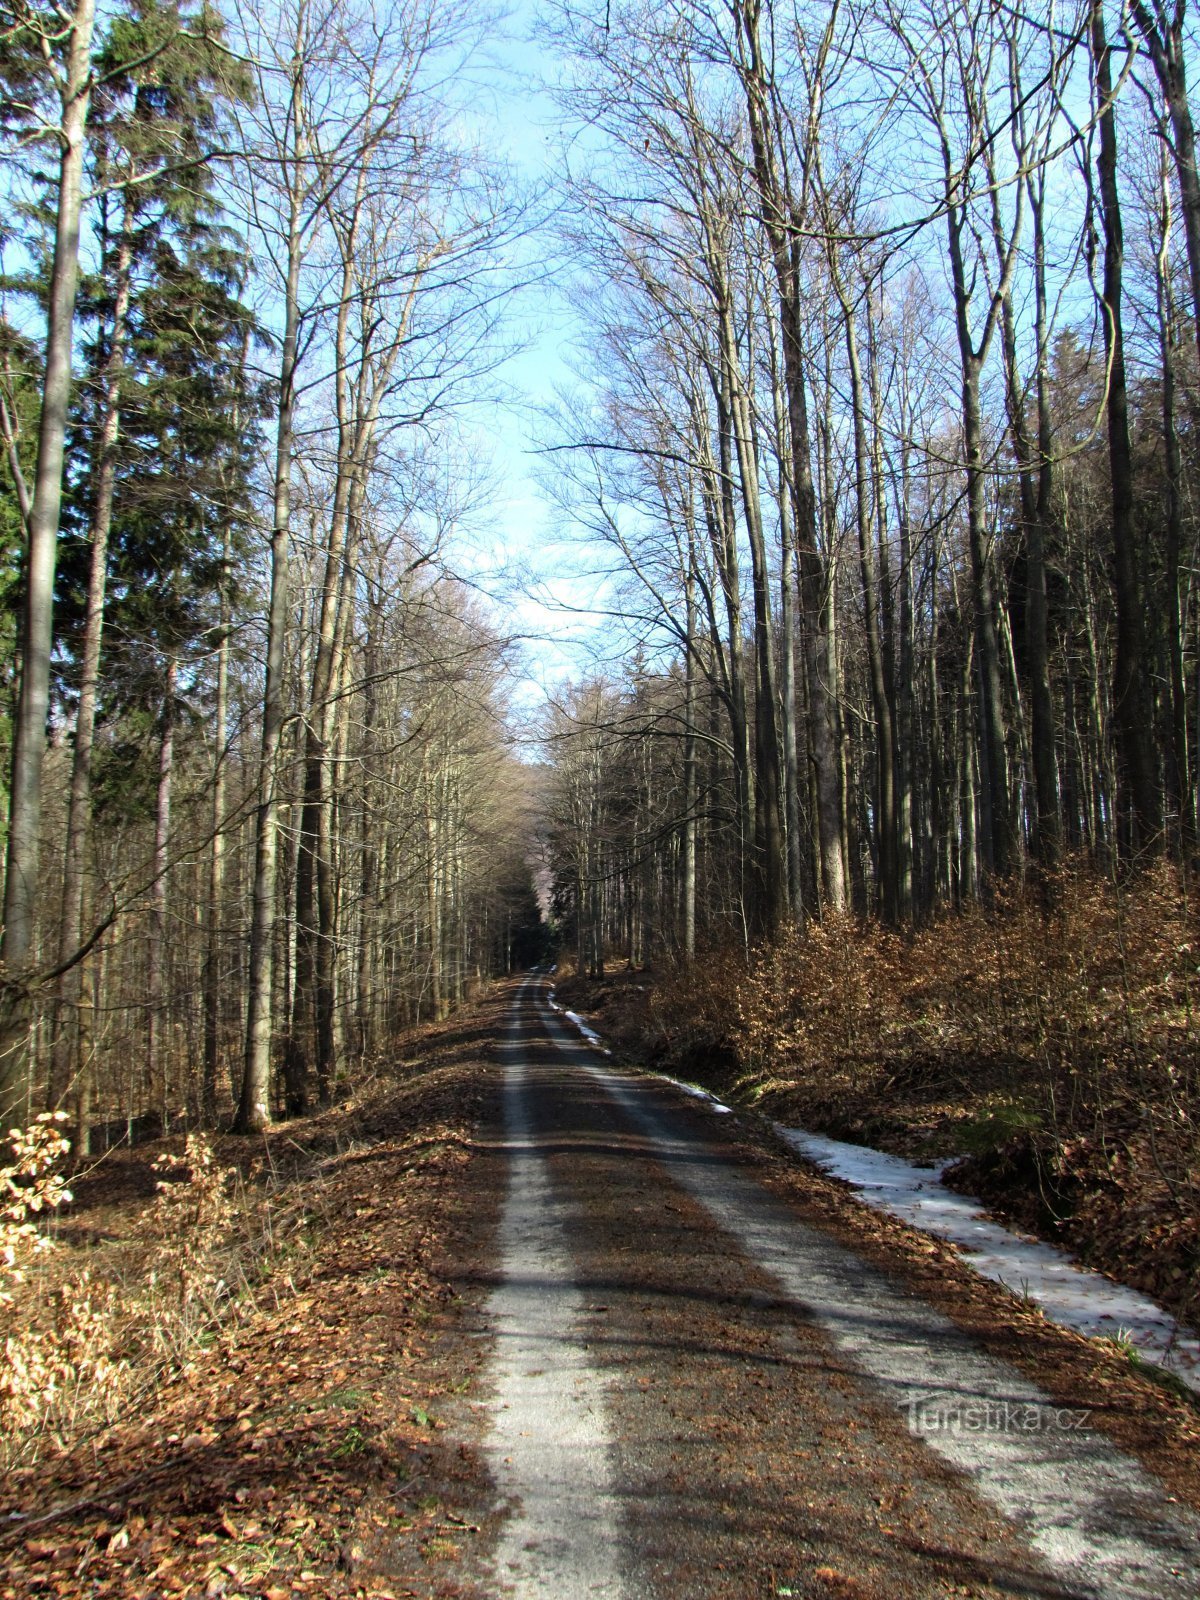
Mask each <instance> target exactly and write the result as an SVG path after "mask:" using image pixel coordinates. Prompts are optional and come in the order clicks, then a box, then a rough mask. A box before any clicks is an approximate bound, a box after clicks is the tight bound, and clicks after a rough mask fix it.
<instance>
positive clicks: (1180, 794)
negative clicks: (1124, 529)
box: [1155, 137, 1196, 858]
mask: <svg viewBox="0 0 1200 1600" xmlns="http://www.w3.org/2000/svg"><path fill="white" fill-rule="evenodd" d="M1161 160H1162V168H1161V171H1160V187H1159V194H1160V206H1161V210H1160V215H1159V229H1160V231H1159V248H1158V253H1157V257H1156V262H1155V267H1156V270H1155V297H1156V300H1157V309H1158V343H1159V356H1160V359H1161V362H1162V416H1163V454H1164V464H1165V466H1166V475H1167V520H1166V574H1165V577H1166V589H1167V619H1166V620H1167V667H1168V676H1169V679H1170V685H1171V694H1170V706H1171V738H1170V747H1169V758H1168V760H1167V764H1166V769H1167V778H1168V784H1169V788H1170V795H1171V800H1172V803H1173V806H1174V810H1175V815H1176V817H1177V818H1178V824H1177V825H1178V829H1179V849H1180V853H1181V854H1182V855H1183V856H1184V857H1185V858H1186V857H1188V856H1190V855H1191V854H1192V852H1193V851H1194V850H1195V847H1196V812H1195V806H1194V804H1193V799H1192V793H1193V785H1192V778H1191V762H1190V756H1189V750H1188V721H1187V691H1186V688H1185V680H1184V663H1183V596H1182V585H1181V573H1180V566H1181V556H1182V551H1183V453H1182V451H1181V449H1180V444H1179V424H1178V419H1177V416H1176V372H1175V367H1176V353H1175V352H1176V342H1177V330H1176V312H1175V295H1174V290H1173V287H1172V283H1171V256H1170V240H1171V187H1170V179H1169V176H1168V171H1167V148H1166V139H1165V137H1164V139H1163V147H1162V152H1161Z"/></svg>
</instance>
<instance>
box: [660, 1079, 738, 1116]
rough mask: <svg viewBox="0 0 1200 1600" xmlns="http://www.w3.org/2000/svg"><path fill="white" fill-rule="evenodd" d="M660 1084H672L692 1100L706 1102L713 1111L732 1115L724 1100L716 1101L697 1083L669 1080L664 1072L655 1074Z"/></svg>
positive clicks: (713, 1095) (715, 1098)
mask: <svg viewBox="0 0 1200 1600" xmlns="http://www.w3.org/2000/svg"><path fill="white" fill-rule="evenodd" d="M655 1077H656V1078H657V1079H658V1081H659V1082H660V1083H673V1084H674V1085H675V1087H676V1088H677V1089H682V1090H683V1092H684V1094H690V1095H691V1097H692V1099H693V1100H707V1101H708V1103H709V1105H710V1106H711V1107H712V1108H713V1110H714V1111H717V1112H722V1113H724V1114H725V1115H729V1116H731V1115H732V1114H733V1107H732V1106H727V1105H726V1104H725V1102H724V1100H718V1099H717V1097H716V1095H715V1094H709V1092H708V1090H707V1089H702V1088H701V1087H700V1085H699V1084H698V1083H684V1082H683V1080H682V1079H681V1078H669V1077H668V1076H667V1075H666V1073H665V1072H657V1073H655Z"/></svg>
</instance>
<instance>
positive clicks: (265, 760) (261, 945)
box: [236, 79, 301, 1133]
mask: <svg viewBox="0 0 1200 1600" xmlns="http://www.w3.org/2000/svg"><path fill="white" fill-rule="evenodd" d="M294 98H295V99H296V100H297V101H298V98H299V80H298V79H297V81H296V85H295V89H294ZM298 182H299V180H298V178H297V179H296V180H294V186H293V189H292V194H291V201H290V216H289V228H288V265H287V279H286V287H285V294H284V331H283V346H282V351H281V355H280V366H279V418H278V424H277V428H276V435H275V485H274V489H275V494H274V513H273V523H272V528H271V598H270V603H269V606H268V611H267V660H266V676H265V683H264V687H263V724H262V746H261V750H260V753H259V764H258V808H257V812H256V819H255V837H254V889H253V910H252V914H251V923H250V952H249V972H248V990H249V992H248V996H247V1014H246V1052H245V1061H244V1069H243V1072H242V1092H241V1096H240V1100H239V1103H238V1113H237V1119H236V1127H237V1129H238V1131H239V1132H241V1133H250V1132H253V1131H255V1130H257V1129H259V1128H264V1127H266V1126H267V1124H268V1123H269V1122H270V1120H271V1100H270V1090H271V1034H272V1025H273V1018H274V998H275V995H274V990H275V896H276V890H277V877H278V849H279V841H278V828H277V822H278V809H279V796H278V781H279V774H278V770H277V768H278V764H279V746H280V739H281V736H282V733H283V717H284V707H283V679H284V666H285V659H284V647H285V643H286V636H287V619H288V532H289V524H290V521H291V492H292V443H293V434H294V428H295V404H296V348H297V335H298V330H299V320H300V319H299V300H300V266H301V240H300V204H299V192H298V188H297V187H296V185H298Z"/></svg>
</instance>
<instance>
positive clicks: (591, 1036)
mask: <svg viewBox="0 0 1200 1600" xmlns="http://www.w3.org/2000/svg"><path fill="white" fill-rule="evenodd" d="M566 1021H568V1022H574V1026H576V1027H578V1029H579V1032H581V1034H582V1035H584V1038H586V1040H587V1043H589V1045H598V1046H600V1048H602V1050H603V1051H605V1054H606V1056H611V1050H606V1048H605V1042H603V1038H600V1035H598V1034H597V1030H595V1029H594V1027H589V1026H587V1022H584V1019H582V1018H581V1016H579V1013H578V1011H566Z"/></svg>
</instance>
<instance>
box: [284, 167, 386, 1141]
mask: <svg viewBox="0 0 1200 1600" xmlns="http://www.w3.org/2000/svg"><path fill="white" fill-rule="evenodd" d="M366 173H367V168H366V164H365V163H364V164H363V165H362V167H361V168H360V169H359V174H358V178H357V182H356V188H357V193H356V197H355V202H354V204H353V205H352V208H351V222H350V226H349V229H348V236H347V237H346V238H345V239H344V240H343V241H342V243H343V249H342V253H341V254H342V274H341V293H340V296H339V299H338V314H337V324H336V330H335V334H334V345H333V368H334V397H335V402H336V409H337V440H338V445H337V472H336V476H335V481H334V491H333V507H332V510H331V512H330V517H329V533H328V539H327V542H326V546H325V561H324V574H323V578H322V582H321V602H320V620H319V622H318V624H317V648H316V653H315V655H314V657H313V667H312V683H311V690H310V694H309V709H308V716H307V717H306V718H305V720H304V800H303V805H302V808H301V814H300V833H299V838H298V841H297V844H298V849H297V856H296V981H295V988H294V992H293V1002H292V1015H291V1020H290V1026H289V1028H288V1038H287V1046H286V1049H285V1053H284V1090H285V1101H286V1105H287V1110H288V1114H289V1115H290V1116H299V1115H301V1113H303V1111H304V1110H305V1109H306V1106H307V1101H308V1089H307V1079H308V1057H307V1051H306V1050H305V1047H304V1037H303V1036H304V1029H305V1022H306V1017H307V1016H311V1017H312V1020H313V1024H314V1036H315V1034H316V1032H317V1027H318V1024H317V1019H316V1010H317V999H316V988H317V981H318V980H317V967H318V962H319V953H318V946H319V944H320V939H321V934H320V931H319V928H318V925H317V924H318V920H319V912H318V906H317V861H318V857H319V853H320V842H319V834H320V830H321V823H322V817H323V814H324V804H325V800H324V795H325V792H326V791H327V789H328V773H327V771H326V752H327V749H328V743H329V740H328V722H329V689H330V684H331V683H332V681H333V673H334V659H333V658H334V646H335V639H336V632H337V606H338V595H339V593H340V588H341V582H342V561H343V551H344V548H345V540H346V524H347V519H348V517H349V503H350V486H351V483H352V481H353V472H354V466H353V463H354V455H355V439H354V435H355V432H356V420H357V419H356V418H355V417H354V416H353V415H352V412H351V397H350V359H349V327H350V310H351V304H352V297H353V291H354V249H355V245H356V241H357V234H358V217H359V215H360V211H361V204H362V194H363V188H364V185H365V183H366ZM361 376H362V375H361V374H360V379H361ZM317 1049H318V1054H319V1053H320V1044H319V1043H318V1046H317ZM326 1065H328V1064H327V1063H326Z"/></svg>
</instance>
